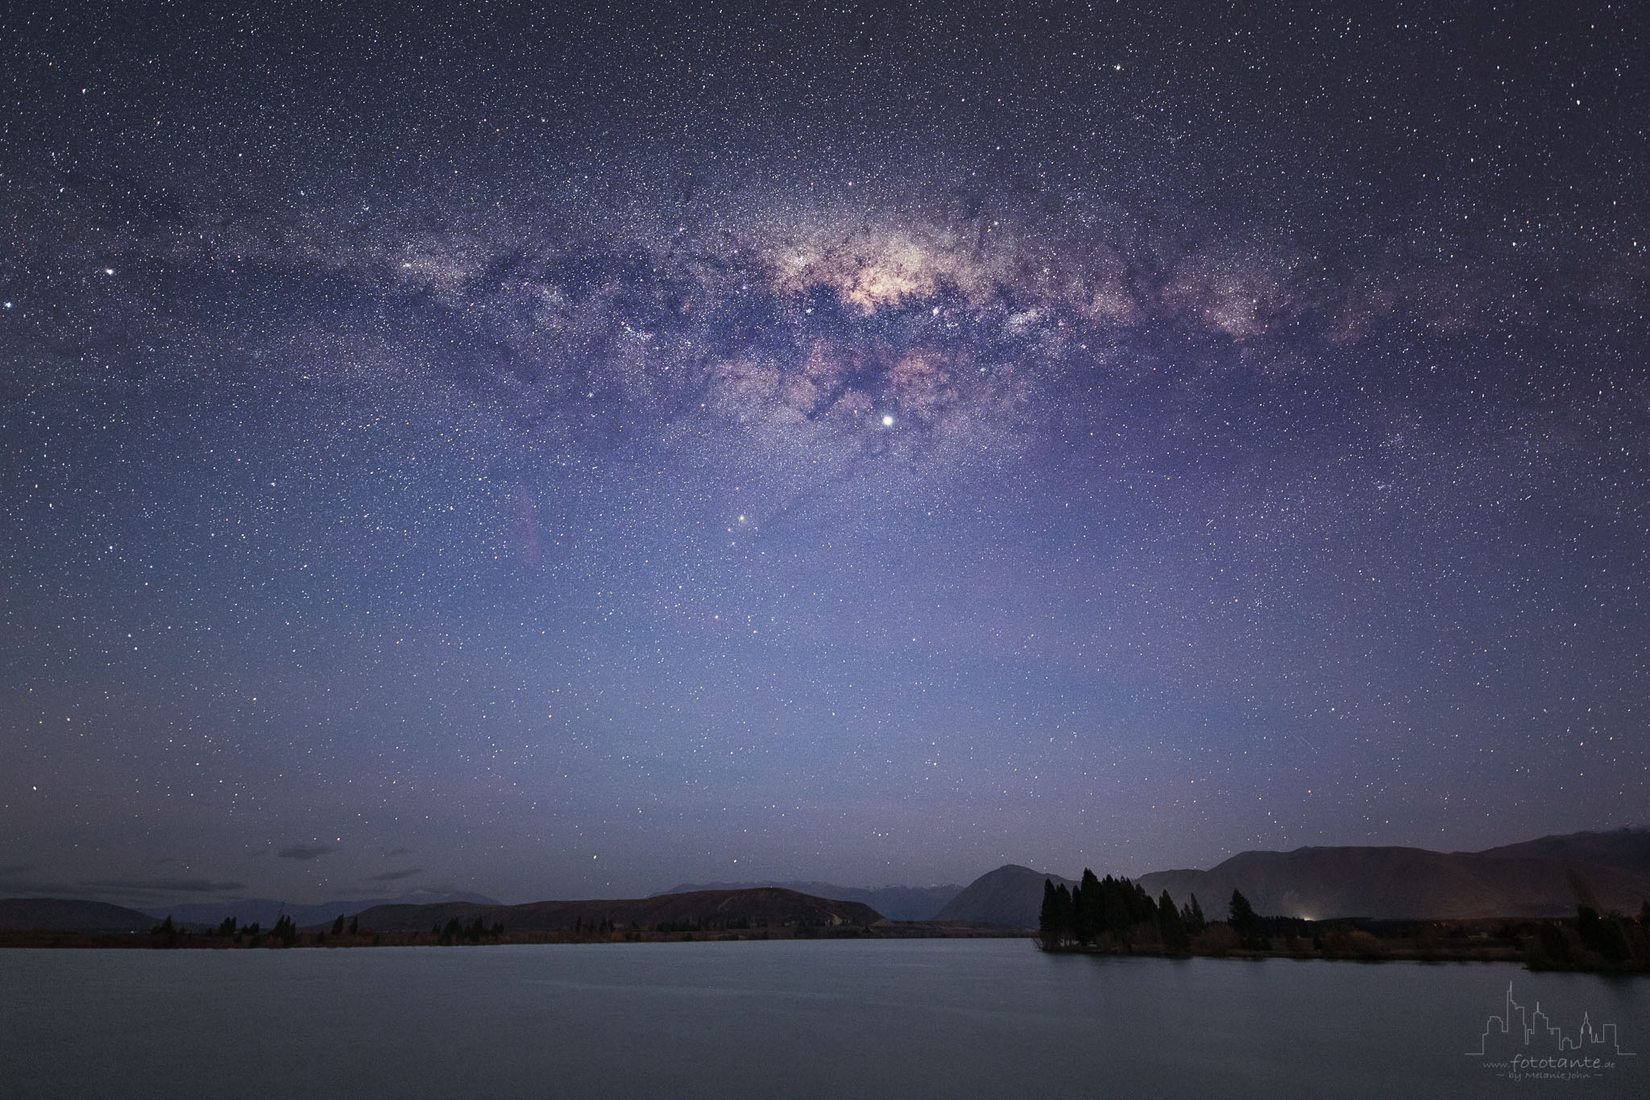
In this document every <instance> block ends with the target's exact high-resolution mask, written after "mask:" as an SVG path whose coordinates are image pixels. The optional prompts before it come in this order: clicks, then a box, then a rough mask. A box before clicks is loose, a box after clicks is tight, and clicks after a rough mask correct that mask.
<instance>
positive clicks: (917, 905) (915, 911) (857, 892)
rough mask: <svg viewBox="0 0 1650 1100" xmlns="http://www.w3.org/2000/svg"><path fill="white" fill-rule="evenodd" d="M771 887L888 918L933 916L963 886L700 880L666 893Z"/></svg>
mask: <svg viewBox="0 0 1650 1100" xmlns="http://www.w3.org/2000/svg"><path fill="white" fill-rule="evenodd" d="M765 887H773V888H776V889H780V890H794V891H796V892H797V893H799V894H810V895H812V896H813V897H816V898H831V899H833V900H835V901H857V902H859V903H861V904H862V905H869V906H870V907H871V908H872V909H875V910H876V911H877V912H879V913H881V914H882V915H883V916H885V917H887V918H888V919H889V920H933V919H934V918H935V917H936V916H938V915H939V912H940V910H942V909H944V908H945V905H946V903H947V902H949V901H950V900H951V899H952V898H954V897H956V896H957V895H958V894H960V893H962V890H963V888H962V887H961V886H959V885H957V884H956V883H947V884H946V885H944V886H877V887H859V886H838V885H836V884H835V883H834V882H703V883H698V884H694V883H682V884H681V885H678V886H672V887H671V888H670V889H669V890H666V891H665V893H667V894H693V893H699V892H701V891H704V890H757V889H762V888H765Z"/></svg>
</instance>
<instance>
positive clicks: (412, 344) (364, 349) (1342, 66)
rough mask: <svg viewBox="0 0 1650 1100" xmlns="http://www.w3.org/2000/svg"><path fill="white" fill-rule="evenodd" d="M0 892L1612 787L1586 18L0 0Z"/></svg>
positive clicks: (1636, 324) (559, 882) (1621, 83)
mask: <svg viewBox="0 0 1650 1100" xmlns="http://www.w3.org/2000/svg"><path fill="white" fill-rule="evenodd" d="M4 19H5V21H4V33H3V34H0V107H3V109H0V301H3V305H4V308H3V310H0V893H52V894H71V895H73V896H91V895H96V896H101V897H107V898H109V899H111V900H120V901H124V902H126V903H127V904H141V903H149V904H158V903H159V900H158V899H167V898H191V899H192V898H196V897H215V896H221V895H234V894H243V893H244V894H259V895H264V896H276V897H287V898H291V899H294V900H311V899H314V900H321V899H324V898H328V897H338V896H349V897H359V896H368V895H369V894H371V893H373V892H385V893H395V892H401V891H402V890H403V889H411V888H431V889H434V888H453V889H473V890H480V891H483V892H486V893H489V894H492V895H494V896H496V897H499V898H501V899H504V900H528V899H533V898H542V897H557V896H561V897H569V896H596V895H604V894H606V895H630V894H636V893H640V892H646V891H652V890H658V889H663V888H665V887H666V886H668V885H670V884H671V883H674V882H678V881H704V880H717V879H722V880H727V879H743V878H750V879H762V878H776V879H790V878H809V879H820V880H835V881H841V882H848V883H860V884H871V883H884V882H908V883H926V882H942V881H968V880H969V879H971V878H973V877H974V876H975V875H977V874H979V873H981V872H983V871H985V870H987V869H989V868H991V867H993V866H996V865H997V864H999V863H1002V862H1005V861H1010V860H1012V861H1014V862H1020V863H1027V864H1031V865H1034V866H1037V867H1047V868H1050V869H1052V870H1056V871H1061V872H1064V873H1073V872H1074V871H1075V870H1076V869H1077V868H1080V867H1082V866H1084V865H1089V866H1094V867H1096V868H1100V867H1105V868H1107V869H1109V870H1114V871H1118V872H1121V873H1126V874H1138V873H1141V872H1144V871H1148V870H1153V869H1159V868H1164V867H1171V866H1208V865H1212V864H1213V863H1215V862H1217V861H1218V860H1219V859H1221V858H1223V857H1224V856H1226V855H1229V854H1231V853H1233V852H1235V851H1238V850H1242V849H1245V848H1256V847H1268V848H1288V847H1295V846H1299V845H1303V844H1334V843H1383V844H1420V845H1426V846H1429V847H1438V848H1446V849H1465V848H1474V847H1483V846H1488V845H1491V844H1496V843H1503V842H1507V841H1511V840H1516V839H1521V838H1523V837H1526V836H1533V835H1536V834H1539V833H1546V832H1559V831H1571V830H1576V829H1583V828H1602V827H1608V826H1613V825H1619V824H1629V823H1642V822H1643V820H1644V811H1643V807H1644V806H1646V805H1647V804H1650V725H1647V724H1650V704H1647V702H1646V700H1647V699H1650V614H1647V611H1650V609H1647V607H1646V593H1645V581H1644V578H1645V577H1646V576H1647V575H1650V534H1647V531H1650V515H1647V504H1650V490H1647V486H1650V362H1647V360H1646V352H1645V349H1646V348H1647V347H1650V342H1647V338H1650V331H1647V328H1650V326H1647V324H1646V321H1647V315H1646V303H1647V293H1650V218H1647V214H1646V212H1647V211H1650V194H1647V192H1646V185H1645V180H1646V178H1650V175H1647V169H1650V152H1647V146H1646V136H1647V135H1646V128H1645V122H1644V119H1646V118H1650V74H1647V73H1646V72H1645V71H1644V68H1643V57H1644V46H1645V44H1646V34H1645V32H1646V17H1645V14H1644V13H1643V12H1642V11H1640V10H1639V9H1638V8H1636V7H1635V6H1633V5H1624V4H1600V3H1587V4H1582V5H1579V6H1576V5H1570V6H1566V7H1564V9H1563V10H1558V9H1556V8H1552V7H1551V6H1548V5H1538V4H1516V3H1515V4H1505V5H1497V6H1488V5H1477V4H1473V5H1468V4H1455V3H1445V4H1437V3H1429V4H1393V5H1383V6H1382V7H1381V9H1380V10H1379V11H1375V10H1372V9H1369V8H1368V7H1367V6H1356V5H1346V6H1342V5H1336V4H1329V5H1306V4H1294V3H1286V4H1279V5H1264V6H1258V5H1257V6H1252V10H1244V9H1242V8H1239V9H1233V10H1226V11H1220V12H1215V11H1212V10H1210V9H1208V8H1207V6H1206V5H1199V4H1184V5H1182V4H1172V3H1157V4H1148V3H1104V4H1076V3H1037V4H1026V5H1003V6H997V7H993V6H989V5H984V4H966V5H965V4H939V3H935V4H923V5H880V4H876V5H874V4H865V5H858V4H841V3H833V4H827V5H809V6H807V7H806V8H802V7H788V6H780V7H777V8H776V7H773V6H771V5H752V6H748V7H747V6H742V5H732V6H721V7H714V6H696V5H681V6H669V7H649V8H643V7H641V6H632V5H622V4H621V5H596V6H592V7H590V8H576V7H556V6H537V5H513V4H467V5H451V6H447V5H435V4H430V5H410V6H408V5H377V4H366V3H363V4H350V5H343V6H341V7H332V8H325V9H322V8H319V7H316V6H311V5H304V4H288V3H269V4H260V5H256V6H255V7H253V8H251V9H249V10H248V9H234V8H229V7H220V6H216V5H204V4H185V3H156V4H149V5H107V6H106V5H86V6H84V7H80V6H72V5H70V6H61V5H60V6H56V7H51V6H45V5H25V6H24V7H23V8H22V9H21V10H17V11H14V12H13V13H11V14H8V15H7V16H5V17H4Z"/></svg>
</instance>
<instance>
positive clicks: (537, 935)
mask: <svg viewBox="0 0 1650 1100" xmlns="http://www.w3.org/2000/svg"><path fill="white" fill-rule="evenodd" d="M1020 935H1024V932H1023V931H1022V930H1019V929H1011V928H1003V927H997V926H992V925H982V924H977V923H970V922H966V921H890V920H887V919H886V918H884V917H883V916H882V914H880V913H878V912H877V911H876V910H874V909H872V908H870V907H869V906H867V905H864V904H861V903H858V902H851V901H838V900H832V899H828V898H819V897H814V896H812V895H809V894H802V893H798V892H797V891H794V890H785V889H779V888H757V889H749V890H703V891H696V892H692V893H682V894H664V895H659V896H656V897H651V898H629V899H597V900H588V901H541V902H531V903H529V904H526V905H483V904H477V903H471V902H444V903H438V904H433V905H380V906H374V907H372V908H370V909H366V910H364V911H362V912H360V913H357V914H355V915H354V916H351V917H349V918H348V919H347V920H346V918H345V917H344V916H343V915H340V916H339V917H338V918H337V919H335V920H333V921H331V922H328V923H326V924H321V925H312V926H307V927H300V926H298V925H297V924H296V923H295V922H294V921H293V920H292V919H291V918H290V917H282V918H280V919H279V920H278V921H276V922H275V923H274V924H273V925H272V926H268V927H262V926H260V925H257V924H250V925H241V924H237V923H236V922H235V921H234V920H232V919H231V920H225V921H224V922H223V923H221V924H218V925H215V926H200V925H189V924H185V923H181V922H174V921H173V920H172V919H171V918H170V917H168V918H166V919H165V920H162V921H160V922H158V923H157V922H155V921H154V920H153V919H152V918H146V917H144V916H143V915H142V914H140V913H136V912H135V911H132V910H123V909H120V908H118V907H115V906H100V905H96V904H94V903H84V902H72V901H62V900H51V901H33V900H17V901H13V902H0V946H3V947H147V948H179V947H194V948H214V949H228V948H268V947H390V946H424V945H431V946H435V945H439V946H448V945H461V944H497V943H670V942H685V941H691V940H775V939H903V938H964V937H1003V936H1020Z"/></svg>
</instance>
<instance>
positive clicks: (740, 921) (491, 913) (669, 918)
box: [358, 887, 883, 932]
mask: <svg viewBox="0 0 1650 1100" xmlns="http://www.w3.org/2000/svg"><path fill="white" fill-rule="evenodd" d="M358 918H359V920H360V922H361V926H362V927H363V928H370V929H372V930H373V931H374V932H423V931H427V930H429V929H430V928H432V927H434V926H436V925H444V924H446V923H447V922H448V921H450V920H455V919H456V920H457V921H458V922H459V923H460V924H470V923H471V922H473V921H474V920H476V919H477V918H480V920H481V923H482V924H483V925H484V926H486V927H491V926H492V925H494V924H502V925H503V926H504V927H505V928H507V929H509V930H510V931H511V932H562V931H570V930H572V929H574V928H575V927H577V926H579V925H581V924H582V925H584V926H585V927H589V926H591V925H593V924H596V923H600V922H604V921H606V922H611V923H612V924H613V925H615V926H626V927H656V926H658V925H660V924H683V923H688V922H698V923H699V924H701V925H706V926H709V925H712V924H720V925H723V926H728V925H743V926H746V927H750V928H768V927H781V926H784V925H798V924H811V925H815V926H821V927H823V926H830V925H864V926H870V925H873V924H877V923H879V922H880V921H882V919H883V918H882V914H880V913H878V912H877V911H876V910H874V909H872V908H871V907H870V906H868V905H863V904H861V903H859V902H855V901H837V900H835V899H830V898H817V897H810V896H809V895H807V894H799V893H797V892H796V891H794V890H781V889H777V888H774V887H760V888H757V889H750V890H700V891H695V892H693V893H687V894H655V895H654V896H653V897H650V898H602V899H595V900H589V901H534V902H528V903H527V904H525V905H497V904H494V905H477V904H475V903H474V902H462V901H459V902H445V903H441V904H436V905H375V906H373V907H372V908H371V909H366V910H363V911H362V912H361V913H359V914H358Z"/></svg>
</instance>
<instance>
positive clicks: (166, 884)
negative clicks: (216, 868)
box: [80, 878, 246, 894]
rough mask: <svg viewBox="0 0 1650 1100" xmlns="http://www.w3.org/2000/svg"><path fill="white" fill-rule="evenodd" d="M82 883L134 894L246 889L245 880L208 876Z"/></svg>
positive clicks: (217, 891) (87, 886)
mask: <svg viewBox="0 0 1650 1100" xmlns="http://www.w3.org/2000/svg"><path fill="white" fill-rule="evenodd" d="M80 885H81V886H83V887H85V888H87V889H89V890H115V891H120V892H123V893H132V894H223V893H229V892H232V891H239V890H245V889H246V883H244V882H216V881H214V880H212V879H206V878H158V879H99V880H97V881H95V882H83V883H81V884H80Z"/></svg>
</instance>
